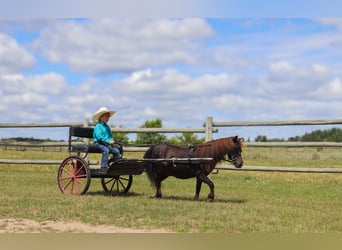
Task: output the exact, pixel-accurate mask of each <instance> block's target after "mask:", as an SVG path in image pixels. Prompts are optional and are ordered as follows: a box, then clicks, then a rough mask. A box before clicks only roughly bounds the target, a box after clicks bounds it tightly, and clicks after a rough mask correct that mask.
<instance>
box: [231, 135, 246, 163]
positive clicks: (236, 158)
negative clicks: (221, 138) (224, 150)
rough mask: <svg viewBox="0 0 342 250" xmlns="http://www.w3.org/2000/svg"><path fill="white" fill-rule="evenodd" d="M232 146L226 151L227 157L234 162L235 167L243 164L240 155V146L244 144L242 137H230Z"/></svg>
mask: <svg viewBox="0 0 342 250" xmlns="http://www.w3.org/2000/svg"><path fill="white" fill-rule="evenodd" d="M232 140H233V143H234V148H233V149H232V150H231V151H230V152H229V153H228V159H229V160H230V161H231V162H232V163H233V164H234V166H235V167H236V168H241V167H242V166H243V160H242V156H241V152H242V147H243V146H244V140H243V138H239V137H238V136H234V137H232Z"/></svg>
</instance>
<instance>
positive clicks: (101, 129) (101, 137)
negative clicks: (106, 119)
mask: <svg viewBox="0 0 342 250" xmlns="http://www.w3.org/2000/svg"><path fill="white" fill-rule="evenodd" d="M93 137H94V142H99V143H104V144H109V142H110V141H114V137H113V135H112V131H111V130H110V127H109V126H108V125H107V124H106V123H103V122H98V123H97V124H96V126H95V128H94V133H93Z"/></svg>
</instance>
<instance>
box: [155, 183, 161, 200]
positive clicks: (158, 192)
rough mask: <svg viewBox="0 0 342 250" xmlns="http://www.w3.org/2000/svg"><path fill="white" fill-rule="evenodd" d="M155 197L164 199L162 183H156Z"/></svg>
mask: <svg viewBox="0 0 342 250" xmlns="http://www.w3.org/2000/svg"><path fill="white" fill-rule="evenodd" d="M155 197H156V198H158V199H160V198H162V192H161V181H156V196H155Z"/></svg>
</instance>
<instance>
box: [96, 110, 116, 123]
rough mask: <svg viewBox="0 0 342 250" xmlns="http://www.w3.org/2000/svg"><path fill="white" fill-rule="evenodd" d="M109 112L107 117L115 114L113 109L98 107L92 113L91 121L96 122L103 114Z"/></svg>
mask: <svg viewBox="0 0 342 250" xmlns="http://www.w3.org/2000/svg"><path fill="white" fill-rule="evenodd" d="M106 113H109V117H111V116H112V115H114V114H115V111H114V110H108V109H107V108H106V107H101V108H99V109H98V110H97V111H96V112H95V113H94V115H93V122H94V123H97V122H98V121H99V119H100V117H101V116H102V115H103V114H106Z"/></svg>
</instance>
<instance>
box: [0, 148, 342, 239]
mask: <svg viewBox="0 0 342 250" xmlns="http://www.w3.org/2000/svg"><path fill="white" fill-rule="evenodd" d="M243 154H244V160H245V163H246V164H247V165H253V166H254V165H267V166H277V165H278V166H293V167H295V166H298V167H341V165H342V164H341V163H342V156H340V155H341V153H340V152H339V151H338V150H335V151H334V150H330V149H327V150H326V149H324V150H323V151H322V150H321V151H317V150H316V149H305V150H303V149H301V150H298V149H288V150H285V149H272V150H270V149H262V148H261V149H252V148H246V149H245V150H244V152H243ZM67 155H68V154H67V153H65V152H33V151H10V150H0V158H2V159H51V160H52V159H60V160H63V159H64V158H65V157H66V156H67ZM94 157H99V156H94ZM126 157H130V155H129V154H126ZM133 157H137V154H135V155H134V156H133ZM313 157H315V159H313ZM57 169H58V166H53V165H46V166H44V165H14V164H13V165H4V164H2V165H0V189H1V192H0V218H27V219H32V220H36V221H44V220H55V221H66V222H67V221H80V222H85V223H89V224H93V225H115V226H118V227H131V228H151V229H152V228H153V229H157V228H163V229H168V230H170V231H175V232H215V233H216V232H219V233H228V232H300V233H302V232H315V233H316V232H317V233H325V232H342V217H341V214H340V211H341V207H342V175H340V174H303V173H266V172H237V171H223V170H222V171H220V172H219V174H217V175H211V176H210V178H211V179H212V180H213V181H214V183H215V191H216V197H215V201H214V202H213V203H208V202H206V196H207V194H208V192H209V189H208V187H207V186H206V185H203V186H202V192H201V195H200V201H199V202H194V201H192V197H193V195H194V191H195V179H188V180H179V179H175V178H173V177H170V178H168V179H167V180H165V181H164V182H163V187H162V191H163V196H164V198H163V199H160V200H157V199H154V198H151V197H152V196H153V195H154V190H153V189H152V188H151V186H150V184H149V182H148V180H147V177H146V176H145V174H141V175H138V176H134V177H133V185H132V187H131V189H130V191H129V193H128V195H125V196H116V197H112V196H107V195H105V194H104V192H103V190H102V186H101V184H100V179H92V181H91V185H90V188H89V190H88V192H87V194H86V195H84V196H65V195H62V194H61V193H60V191H59V189H58V186H57V181H56V178H57Z"/></svg>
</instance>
